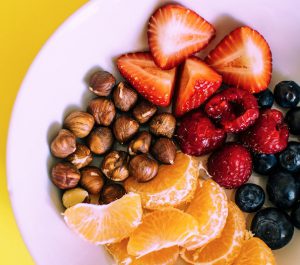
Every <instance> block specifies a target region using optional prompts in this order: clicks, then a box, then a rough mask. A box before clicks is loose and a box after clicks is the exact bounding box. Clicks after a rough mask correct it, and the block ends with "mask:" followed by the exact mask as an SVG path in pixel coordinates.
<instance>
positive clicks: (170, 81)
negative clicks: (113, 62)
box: [117, 52, 176, 107]
mask: <svg viewBox="0 0 300 265" xmlns="http://www.w3.org/2000/svg"><path fill="white" fill-rule="evenodd" d="M117 66H118V69H119V71H120V72H121V74H122V75H123V76H124V78H126V79H127V80H128V82H129V83H130V84H131V85H132V86H133V87H134V88H135V89H136V90H137V91H138V92H139V93H140V94H141V95H142V96H143V97H144V98H146V99H147V100H149V101H151V102H152V103H153V104H155V105H158V106H163V107H166V106H168V105H169V104H170V102H171V97H172V94H173V88H174V83H175V74H176V69H175V68H174V69H172V70H168V71H166V70H161V69H160V68H158V67H157V66H156V64H155V63H154V61H153V58H152V55H151V54H150V53H148V52H138V53H128V54H124V55H122V56H120V57H119V58H118V60H117Z"/></svg>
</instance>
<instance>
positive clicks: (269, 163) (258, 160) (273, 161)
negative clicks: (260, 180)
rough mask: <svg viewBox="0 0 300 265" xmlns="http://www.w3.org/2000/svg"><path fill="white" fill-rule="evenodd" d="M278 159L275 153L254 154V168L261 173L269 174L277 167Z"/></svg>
mask: <svg viewBox="0 0 300 265" xmlns="http://www.w3.org/2000/svg"><path fill="white" fill-rule="evenodd" d="M277 165H278V161H277V157H276V156H275V155H267V154H254V155H253V170H254V171H255V172H256V173H258V174H261V175H269V174H271V173H272V172H274V170H275V169H276V168H277Z"/></svg>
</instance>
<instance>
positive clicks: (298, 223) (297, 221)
mask: <svg viewBox="0 0 300 265" xmlns="http://www.w3.org/2000/svg"><path fill="white" fill-rule="evenodd" d="M291 220H292V223H293V224H294V226H295V227H296V228H298V229H300V204H298V205H297V206H296V207H295V208H294V209H293V210H292V212H291Z"/></svg>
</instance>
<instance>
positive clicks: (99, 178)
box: [80, 166, 104, 195]
mask: <svg viewBox="0 0 300 265" xmlns="http://www.w3.org/2000/svg"><path fill="white" fill-rule="evenodd" d="M80 172H81V179H80V185H81V186H82V187H83V188H84V189H86V190H87V191H88V192H89V193H90V194H93V195H96V194H99V193H100V191H101V189H102V187H103V185H104V176H103V174H102V172H101V171H100V169H99V168H97V167H93V166H89V167H85V168H83V169H81V171H80Z"/></svg>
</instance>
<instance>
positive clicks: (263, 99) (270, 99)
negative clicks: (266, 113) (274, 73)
mask: <svg viewBox="0 0 300 265" xmlns="http://www.w3.org/2000/svg"><path fill="white" fill-rule="evenodd" d="M255 96H256V98H257V103H258V106H260V107H261V108H265V109H267V108H271V107H272V105H273V103H274V95H273V93H272V91H271V90H270V89H266V90H264V91H262V92H260V93H258V94H256V95H255Z"/></svg>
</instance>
